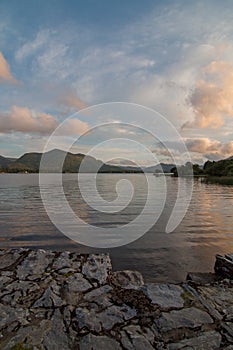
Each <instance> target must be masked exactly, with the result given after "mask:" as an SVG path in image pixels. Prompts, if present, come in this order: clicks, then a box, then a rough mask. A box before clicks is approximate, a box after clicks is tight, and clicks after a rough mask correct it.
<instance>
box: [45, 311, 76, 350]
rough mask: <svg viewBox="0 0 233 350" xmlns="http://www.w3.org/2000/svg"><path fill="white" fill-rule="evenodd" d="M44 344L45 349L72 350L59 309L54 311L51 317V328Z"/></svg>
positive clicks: (46, 334)
mask: <svg viewBox="0 0 233 350" xmlns="http://www.w3.org/2000/svg"><path fill="white" fill-rule="evenodd" d="M42 344H43V346H44V347H45V349H49V350H57V349H62V350H70V345H69V340H68V337H67V334H66V331H65V326H64V323H63V320H62V315H61V313H60V311H59V310H58V309H56V310H55V312H54V315H53V317H52V319H51V329H50V330H49V331H48V332H47V333H45V335H44V339H43V342H42Z"/></svg>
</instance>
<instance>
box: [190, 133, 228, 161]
mask: <svg viewBox="0 0 233 350" xmlns="http://www.w3.org/2000/svg"><path fill="white" fill-rule="evenodd" d="M185 143H186V146H187V148H188V150H189V151H190V152H194V153H199V154H202V155H203V156H204V157H206V158H208V159H220V158H227V157H229V156H232V155H233V141H230V142H226V143H221V142H220V141H217V140H210V139H209V138H199V139H187V140H186V141H185Z"/></svg>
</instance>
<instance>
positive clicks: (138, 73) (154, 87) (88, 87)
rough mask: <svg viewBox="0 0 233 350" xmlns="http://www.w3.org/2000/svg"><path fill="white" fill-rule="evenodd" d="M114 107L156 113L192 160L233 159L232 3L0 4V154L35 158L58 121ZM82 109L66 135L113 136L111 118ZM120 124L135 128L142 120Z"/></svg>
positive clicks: (85, 0) (2, 0)
mask: <svg viewBox="0 0 233 350" xmlns="http://www.w3.org/2000/svg"><path fill="white" fill-rule="evenodd" d="M114 101H118V102H127V103H134V104H139V105H143V106H145V107H149V108H152V109H153V110H155V111H157V112H159V113H160V114H161V115H163V116H164V117H165V118H166V119H167V120H168V121H169V122H171V123H172V124H173V125H174V126H175V127H176V128H177V130H178V132H179V133H180V135H181V137H182V139H183V141H184V142H185V144H186V146H187V149H188V150H189V152H190V154H191V157H192V160H193V162H198V163H203V162H204V161H206V160H217V159H222V158H227V157H229V156H232V155H233V141H232V140H233V137H232V136H233V2H232V1H231V0H223V1H221V2H220V1H215V0H211V1H210V0H206V1H198V0H197V1H192V2H191V1H185V0H177V1H167V0H164V1H156V0H154V1H151V0H145V1H140V0H125V1H107V0H98V1H97V0H69V1H67V0H66V1H65V0H64V1H63V0H56V1H55V0H46V1H45V0H41V1H36V0H21V1H16V0H7V1H6V0H0V154H1V155H4V156H9V157H18V156H20V155H22V154H23V153H25V152H32V151H39V152H40V151H42V150H43V148H44V145H45V144H46V141H47V139H48V137H49V135H50V134H51V133H52V132H53V131H54V130H55V129H56V128H57V127H58V126H59V125H60V123H62V122H63V121H64V120H65V119H66V118H67V117H69V116H70V115H72V114H74V113H75V112H77V111H80V110H82V109H83V108H86V107H90V106H93V105H98V104H103V103H108V102H114ZM91 111H92V109H90V110H89V114H88V113H82V112H78V113H77V115H76V117H75V118H74V119H73V120H72V121H70V122H69V123H68V124H67V128H66V132H67V134H72V135H74V134H75V135H76V136H80V135H82V134H83V133H86V132H87V133H88V131H89V130H90V129H91V128H92V127H93V126H95V125H97V124H98V123H100V122H104V123H106V122H113V124H112V126H111V131H109V130H108V132H109V134H110V135H111V137H112V138H119V137H120V135H122V128H120V127H116V122H117V120H118V118H117V116H116V115H114V113H113V114H112V115H111V113H110V114H109V115H107V114H106V115H105V114H104V111H102V112H103V113H102V115H97V113H93V114H92V112H91ZM121 121H124V122H129V121H130V122H132V121H133V122H134V123H135V124H136V125H137V124H139V125H140V126H142V125H143V123H144V116H143V115H142V113H135V115H134V116H133V117H132V118H126V119H125V120H123V119H121ZM156 123H158V121H157V119H156V115H155V117H154V121H153V122H152V123H151V129H152V130H151V131H152V132H155V131H156ZM119 130H120V131H119ZM127 130H128V132H129V133H131V134H132V130H130V129H127ZM127 130H126V131H127ZM104 132H105V131H104V130H103V133H104ZM134 132H135V130H134ZM99 133H100V130H99V129H98V132H97V133H95V132H92V133H91V134H92V135H93V136H92V142H91V143H92V144H94V143H95V142H98V139H99ZM136 133H137V132H136ZM164 133H165V134H166V130H164ZM139 134H140V135H141V134H143V140H144V139H145V138H146V136H145V133H141V132H139ZM127 135H128V134H127V132H125V137H127ZM140 137H141V136H139V140H141V139H140ZM90 139H91V138H90V133H89V141H90ZM148 140H150V137H149V136H148ZM150 141H151V140H150ZM169 141H170V147H171V148H175V140H172V139H170V140H169ZM64 142H65V141H64ZM153 142H154V141H153ZM153 142H152V143H150V142H149V141H148V144H150V147H151V148H153V147H154V148H155V149H156V150H157V153H159V152H160V154H162V156H163V158H162V160H164V161H166V155H165V153H166V152H165V151H166V150H161V149H160V146H159V142H158V143H156V142H154V143H153ZM84 144H85V142H84ZM122 145H124V142H123V143H122ZM79 146H80V149H82V150H83V151H85V147H84V146H83V145H82V147H81V145H79ZM64 148H65V145H64ZM120 148H121V149H122V150H124V152H125V150H126V149H127V146H125V145H124V146H122V147H120ZM120 148H119V149H120ZM108 152H110V150H109V147H108ZM119 152H120V151H119ZM114 154H116V152H115V151H114ZM119 156H120V154H119ZM138 158H140V157H138ZM142 158H143V157H142ZM133 160H134V159H133ZM167 160H168V158H167Z"/></svg>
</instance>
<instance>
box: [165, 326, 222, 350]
mask: <svg viewBox="0 0 233 350" xmlns="http://www.w3.org/2000/svg"><path fill="white" fill-rule="evenodd" d="M221 340H222V337H221V335H220V334H219V333H217V332H215V331H212V332H206V333H204V334H203V335H200V336H198V337H195V338H190V339H185V340H182V341H181V342H179V343H173V344H170V345H169V347H168V348H169V350H180V349H193V350H217V349H219V348H220V344H221Z"/></svg>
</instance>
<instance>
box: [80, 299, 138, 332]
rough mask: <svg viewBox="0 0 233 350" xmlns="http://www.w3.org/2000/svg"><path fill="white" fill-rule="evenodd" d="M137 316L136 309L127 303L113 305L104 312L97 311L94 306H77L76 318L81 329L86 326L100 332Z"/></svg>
mask: <svg viewBox="0 0 233 350" xmlns="http://www.w3.org/2000/svg"><path fill="white" fill-rule="evenodd" d="M135 316H136V311H135V310H134V309H131V308H130V307H129V306H127V305H123V306H115V305H112V306H110V307H108V308H106V309H105V310H104V311H102V312H97V311H96V310H94V308H91V309H87V308H80V307H79V308H77V309H76V319H77V322H78V326H79V329H82V328H84V327H86V328H87V329H88V330H89V331H95V332H100V331H101V330H102V329H103V330H107V331H108V330H111V329H112V328H113V327H114V326H115V325H116V324H124V323H125V321H128V320H130V319H131V318H133V317H135Z"/></svg>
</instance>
